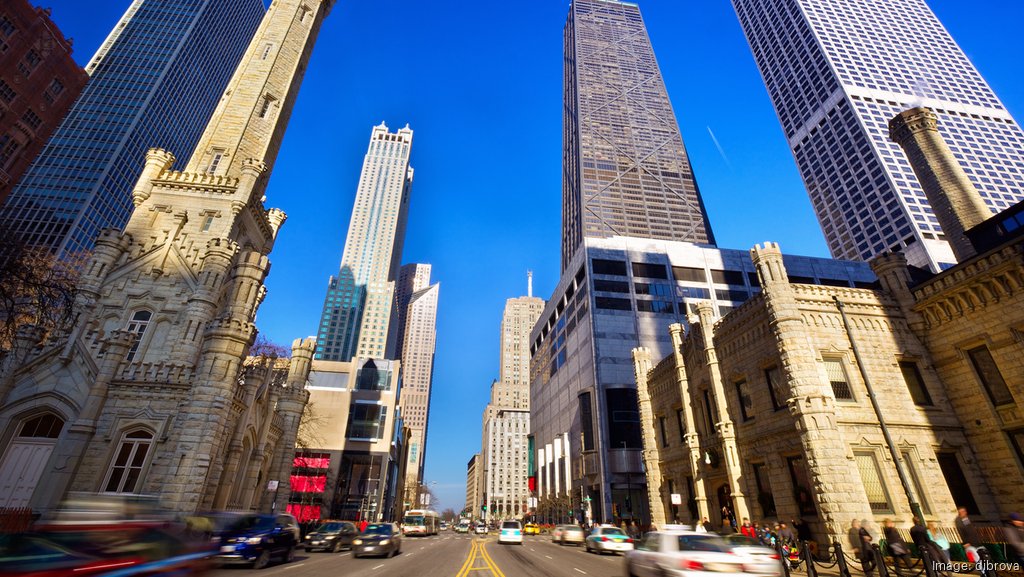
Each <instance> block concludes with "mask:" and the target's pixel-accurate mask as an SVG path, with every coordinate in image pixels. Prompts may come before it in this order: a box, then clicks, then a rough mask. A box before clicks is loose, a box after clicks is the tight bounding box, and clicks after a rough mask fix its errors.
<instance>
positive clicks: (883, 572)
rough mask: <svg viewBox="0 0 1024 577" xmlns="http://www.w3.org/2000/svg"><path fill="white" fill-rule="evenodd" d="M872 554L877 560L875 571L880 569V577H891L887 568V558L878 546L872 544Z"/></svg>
mask: <svg viewBox="0 0 1024 577" xmlns="http://www.w3.org/2000/svg"><path fill="white" fill-rule="evenodd" d="M871 554H872V556H873V557H874V558H875V569H878V577H889V568H888V567H886V566H885V556H883V555H882V549H881V548H880V547H879V546H878V545H877V544H876V543H872V544H871Z"/></svg>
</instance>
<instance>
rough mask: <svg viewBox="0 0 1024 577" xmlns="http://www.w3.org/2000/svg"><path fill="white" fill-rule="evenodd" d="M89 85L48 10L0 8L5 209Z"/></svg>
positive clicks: (0, 175)
mask: <svg viewBox="0 0 1024 577" xmlns="http://www.w3.org/2000/svg"><path fill="white" fill-rule="evenodd" d="M87 80H89V75H88V74H86V72H85V70H82V67H81V66H79V65H78V64H77V63H75V60H74V59H73V58H72V57H71V41H70V40H67V39H65V38H64V35H63V34H61V32H60V30H59V29H58V28H57V25H56V24H54V23H53V20H51V19H50V12H49V11H48V10H43V9H42V8H37V7H34V6H32V4H30V3H29V2H28V0H11V1H9V2H4V3H3V5H2V6H0V205H2V204H3V203H4V199H5V198H7V194H8V193H9V192H10V191H11V189H12V188H13V187H14V183H16V182H18V180H19V179H20V178H21V175H22V174H23V173H24V172H25V170H27V169H28V167H29V165H30V164H32V160H33V159H35V157H36V155H37V154H39V151H40V150H42V149H43V144H44V143H46V139H47V138H49V137H50V134H52V133H53V131H54V129H56V128H57V125H58V124H59V123H60V121H61V119H62V118H64V114H65V113H67V111H68V109H69V108H71V103H73V102H74V101H75V98H78V93H79V92H81V91H82V87H84V86H85V83H86V81H87Z"/></svg>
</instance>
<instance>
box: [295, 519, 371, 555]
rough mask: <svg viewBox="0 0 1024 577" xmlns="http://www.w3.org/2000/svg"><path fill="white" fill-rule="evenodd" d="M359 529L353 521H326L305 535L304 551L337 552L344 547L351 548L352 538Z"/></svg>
mask: <svg viewBox="0 0 1024 577" xmlns="http://www.w3.org/2000/svg"><path fill="white" fill-rule="evenodd" d="M358 534H359V531H358V530H357V529H356V526H355V525H354V524H353V523H349V522H348V521H327V522H326V523H324V524H323V525H320V526H319V527H317V529H316V531H313V532H312V533H310V534H308V535H306V540H305V541H304V542H303V545H304V546H305V547H306V551H317V550H320V551H330V552H331V553H337V552H338V551H341V549H342V548H343V547H344V548H346V549H351V548H352V540H353V539H355V538H356V535H358Z"/></svg>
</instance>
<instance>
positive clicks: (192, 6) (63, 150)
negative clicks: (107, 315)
mask: <svg viewBox="0 0 1024 577" xmlns="http://www.w3.org/2000/svg"><path fill="white" fill-rule="evenodd" d="M263 14H264V8H263V2H262V0H135V1H134V2H133V3H132V5H131V6H130V7H129V8H128V10H127V11H126V12H125V14H124V16H123V17H122V18H121V21H120V22H118V24H117V26H116V27H114V30H113V31H112V32H111V33H110V35H109V36H108V37H107V39H106V41H105V42H104V43H103V45H102V46H101V47H100V49H99V50H98V51H97V52H96V54H95V55H94V56H93V58H92V60H91V61H90V63H89V65H88V66H87V67H86V71H87V72H89V74H90V75H91V78H90V79H89V82H88V83H87V84H86V86H85V88H84V89H83V91H82V93H81V95H80V96H79V98H78V100H77V101H76V102H75V104H74V105H73V106H72V108H71V110H70V111H69V112H68V114H67V116H66V117H65V118H64V120H63V122H61V124H60V126H59V127H58V128H57V130H56V131H55V132H54V133H53V136H52V137H51V138H50V140H49V142H47V144H46V146H45V147H44V148H43V150H42V152H41V153H40V155H39V157H37V159H36V161H35V162H34V163H33V164H32V166H31V167H30V168H29V169H28V171H27V172H26V173H25V175H24V176H23V177H22V179H21V182H20V183H19V184H18V185H17V186H16V187H15V188H14V190H12V191H11V194H10V196H9V197H8V199H7V203H6V204H5V205H4V207H3V210H2V212H0V220H2V221H5V222H4V224H5V225H6V226H8V227H10V228H11V229H12V230H13V231H15V232H16V233H17V234H19V235H20V236H21V238H22V239H23V240H24V241H25V242H27V243H29V244H31V245H34V246H40V247H45V248H47V249H49V250H51V251H53V252H56V253H58V254H68V253H74V252H78V251H82V250H87V249H90V248H92V246H93V242H94V240H95V238H96V236H97V234H98V233H99V231H100V230H102V229H104V228H107V227H116V228H120V227H123V226H124V225H125V223H127V222H128V217H129V215H130V214H131V211H132V187H133V186H134V185H135V183H136V182H137V180H138V178H139V176H140V175H141V173H142V169H143V166H144V165H145V164H144V160H145V153H146V150H147V149H149V148H150V147H159V148H163V149H165V150H171V151H174V153H175V154H176V155H178V158H182V159H187V158H189V157H190V156H191V155H192V151H193V148H194V147H195V145H196V142H197V141H198V140H199V137H200V135H201V134H202V132H203V129H204V127H205V126H206V122H207V121H208V120H209V119H210V116H211V115H212V113H213V111H214V108H215V107H216V106H217V103H218V101H219V100H220V99H221V96H222V95H223V94H224V89H225V87H226V86H227V83H228V80H230V79H231V74H232V73H233V72H234V70H235V67H236V66H237V65H238V63H239V60H240V59H241V57H242V54H243V53H244V52H245V49H246V46H248V44H249V41H250V40H251V39H252V37H253V33H254V32H255V31H256V27H257V25H258V24H259V22H260V19H261V18H262V17H263Z"/></svg>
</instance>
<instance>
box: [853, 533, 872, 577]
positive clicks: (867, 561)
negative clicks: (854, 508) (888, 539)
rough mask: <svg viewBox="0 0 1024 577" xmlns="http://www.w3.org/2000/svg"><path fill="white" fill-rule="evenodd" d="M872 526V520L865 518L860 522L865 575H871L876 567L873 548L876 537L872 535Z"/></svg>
mask: <svg viewBox="0 0 1024 577" xmlns="http://www.w3.org/2000/svg"><path fill="white" fill-rule="evenodd" d="M870 526H871V522H870V521H868V520H867V519H864V520H862V521H861V522H860V530H859V531H857V534H858V536H859V537H860V566H861V568H862V569H863V570H864V575H865V577H871V572H872V571H874V569H875V554H874V550H873V549H872V548H871V545H872V544H873V543H874V541H875V538H874V537H872V536H871V531H870V530H869V529H870Z"/></svg>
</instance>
